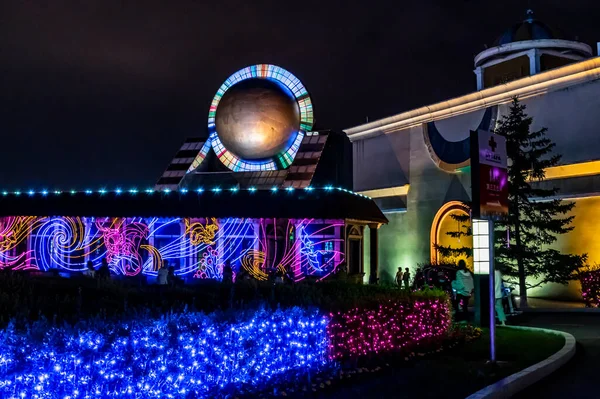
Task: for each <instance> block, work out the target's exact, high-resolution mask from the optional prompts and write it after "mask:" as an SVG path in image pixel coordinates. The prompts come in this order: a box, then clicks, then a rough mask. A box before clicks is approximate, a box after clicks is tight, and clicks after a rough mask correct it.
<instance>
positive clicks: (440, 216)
mask: <svg viewBox="0 0 600 399" xmlns="http://www.w3.org/2000/svg"><path fill="white" fill-rule="evenodd" d="M469 214H470V209H469V207H468V206H467V205H465V204H464V203H463V202H460V201H450V202H447V203H445V204H444V205H443V206H442V207H441V208H440V209H439V210H438V211H437V213H436V215H435V217H434V218H433V223H432V224H431V234H430V243H431V249H430V254H431V263H434V264H436V263H454V264H455V263H457V262H458V260H459V259H464V260H465V261H466V262H467V266H468V267H469V268H472V264H473V259H472V258H466V257H456V258H454V257H452V258H447V257H446V258H443V257H442V256H441V254H440V253H439V251H438V250H437V249H436V245H443V246H449V247H455V248H458V247H470V248H472V247H473V238H472V237H471V236H468V237H463V238H462V239H459V238H454V237H450V236H449V235H448V234H446V233H448V232H450V231H457V230H459V229H464V227H463V226H461V223H459V222H457V221H455V220H454V219H452V217H451V215H467V216H468V215H469ZM470 223H471V222H470V221H469V222H468V224H467V225H468V226H470ZM465 240H466V242H465Z"/></svg>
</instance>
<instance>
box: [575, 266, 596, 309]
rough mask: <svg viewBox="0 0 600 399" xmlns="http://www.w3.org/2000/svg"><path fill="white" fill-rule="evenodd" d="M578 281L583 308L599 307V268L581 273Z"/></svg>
mask: <svg viewBox="0 0 600 399" xmlns="http://www.w3.org/2000/svg"><path fill="white" fill-rule="evenodd" d="M579 281H580V282H581V296H582V297H583V301H584V302H585V306H586V307H589V308H598V307H600V268H596V269H594V270H588V271H586V272H582V273H581V274H580V276H579Z"/></svg>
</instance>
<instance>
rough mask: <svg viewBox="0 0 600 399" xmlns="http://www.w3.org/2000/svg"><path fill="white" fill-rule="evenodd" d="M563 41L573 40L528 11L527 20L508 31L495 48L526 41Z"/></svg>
mask: <svg viewBox="0 0 600 399" xmlns="http://www.w3.org/2000/svg"><path fill="white" fill-rule="evenodd" d="M542 39H563V40H572V38H570V37H568V35H566V34H565V33H564V32H562V31H560V30H559V29H555V28H552V27H550V26H548V25H546V24H545V23H543V22H541V21H539V20H537V19H535V17H534V15H533V11H531V10H527V15H526V17H525V20H523V21H522V22H519V23H518V24H515V25H513V26H512V27H511V28H510V29H508V30H506V32H504V33H503V34H502V35H501V36H500V37H498V39H496V41H495V42H494V46H501V45H504V44H509V43H514V42H522V41H526V40H542Z"/></svg>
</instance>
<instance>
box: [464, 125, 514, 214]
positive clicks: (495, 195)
mask: <svg viewBox="0 0 600 399" xmlns="http://www.w3.org/2000/svg"><path fill="white" fill-rule="evenodd" d="M471 189H472V194H473V218H474V219H502V218H503V217H504V216H505V215H507V214H508V166H507V154H506V139H505V138H504V137H502V136H499V135H497V134H493V133H490V132H487V131H484V130H478V131H476V132H471Z"/></svg>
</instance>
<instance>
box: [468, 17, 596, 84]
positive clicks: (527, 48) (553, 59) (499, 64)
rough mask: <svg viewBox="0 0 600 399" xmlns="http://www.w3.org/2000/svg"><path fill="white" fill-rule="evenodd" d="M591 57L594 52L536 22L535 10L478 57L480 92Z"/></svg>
mask: <svg viewBox="0 0 600 399" xmlns="http://www.w3.org/2000/svg"><path fill="white" fill-rule="evenodd" d="M591 56H592V49H591V47H590V46H588V45H587V44H585V43H581V42H579V41H577V38H575V39H573V38H571V37H569V36H568V35H566V34H564V33H563V32H561V31H560V30H558V29H553V28H551V27H549V26H548V25H546V24H544V23H543V22H541V21H539V20H537V19H536V18H535V16H534V14H533V11H532V10H527V14H526V17H525V19H524V20H523V21H522V22H520V23H518V24H516V25H513V26H512V27H511V28H510V29H508V30H507V31H505V32H504V33H503V34H502V35H501V36H500V37H498V39H496V41H495V42H494V46H493V47H491V48H487V49H485V50H484V51H482V52H481V53H479V54H477V56H475V71H474V72H475V75H476V76H477V90H482V89H485V88H488V87H492V86H497V85H499V84H503V83H507V82H509V81H511V80H516V79H520V78H522V77H525V76H532V75H535V74H537V73H540V72H544V71H547V70H549V69H553V68H557V67H561V66H564V65H567V64H570V63H573V62H577V61H581V60H584V59H586V58H589V57H591Z"/></svg>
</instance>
